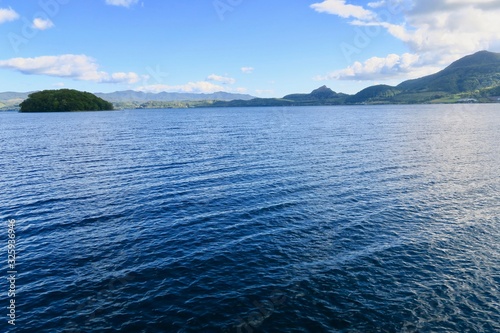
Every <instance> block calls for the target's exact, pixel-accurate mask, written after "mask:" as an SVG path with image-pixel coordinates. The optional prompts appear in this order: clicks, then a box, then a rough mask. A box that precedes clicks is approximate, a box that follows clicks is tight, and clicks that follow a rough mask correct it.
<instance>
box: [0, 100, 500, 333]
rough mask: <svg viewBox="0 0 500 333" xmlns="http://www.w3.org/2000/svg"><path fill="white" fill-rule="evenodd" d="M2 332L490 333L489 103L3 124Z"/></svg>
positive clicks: (499, 301)
mask: <svg viewBox="0 0 500 333" xmlns="http://www.w3.org/2000/svg"><path fill="white" fill-rule="evenodd" d="M0 142H1V155H0V170H1V173H0V183H1V185H2V187H1V194H0V221H2V228H1V229H0V230H3V231H2V232H3V236H1V237H0V239H3V241H2V244H1V245H2V250H3V251H4V255H3V256H2V257H3V258H4V259H3V262H2V266H1V267H2V276H4V277H8V274H7V271H9V267H8V266H7V239H8V230H7V223H8V220H10V219H15V220H16V225H15V235H16V240H17V243H16V244H17V246H16V251H17V258H16V267H15V268H16V270H17V276H16V282H15V284H16V296H15V304H16V309H15V311H16V321H15V323H16V326H15V329H14V328H13V327H12V325H10V324H8V320H9V318H8V317H7V316H6V315H7V314H8V311H9V309H7V307H8V306H9V298H8V297H7V291H8V289H9V284H8V281H7V279H6V278H4V279H3V280H4V282H3V283H2V284H1V285H2V298H1V302H2V303H3V304H0V306H1V307H2V308H3V309H4V310H3V312H4V313H3V314H2V318H3V319H2V321H3V322H1V323H0V327H2V328H0V330H1V331H9V332H14V331H15V332H118V331H121V332H186V333H187V332H209V333H212V332H223V333H226V332H235V333H236V332H248V333H252V332H499V331H500V291H499V287H498V286H499V285H500V167H499V166H500V105H499V104H496V105H433V106H430V105H429V106H361V107H360V106H356V107H309V108H247V109H230V108H229V109H192V110H125V111H116V112H83V113H42V114H20V113H12V112H3V113H0Z"/></svg>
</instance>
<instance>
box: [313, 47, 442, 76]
mask: <svg viewBox="0 0 500 333" xmlns="http://www.w3.org/2000/svg"><path fill="white" fill-rule="evenodd" d="M421 60H422V59H421V58H420V56H419V55H417V54H411V53H405V54H403V55H401V56H400V55H397V54H389V55H388V56H387V57H385V58H381V57H372V58H370V59H368V60H366V61H365V62H363V63H361V62H358V61H356V62H355V63H354V64H352V65H351V66H349V67H347V68H345V69H341V70H337V71H334V72H332V73H329V74H327V75H325V76H318V77H316V78H315V79H316V80H356V81H362V80H368V81H377V80H379V79H393V78H398V77H405V78H415V77H420V76H423V75H428V74H431V73H434V72H436V71H437V70H438V69H439V67H435V66H431V65H428V64H426V63H424V62H422V61H421Z"/></svg>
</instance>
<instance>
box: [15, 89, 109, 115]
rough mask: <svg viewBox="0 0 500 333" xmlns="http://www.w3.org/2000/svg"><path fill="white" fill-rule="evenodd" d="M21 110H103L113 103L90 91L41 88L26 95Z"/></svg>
mask: <svg viewBox="0 0 500 333" xmlns="http://www.w3.org/2000/svg"><path fill="white" fill-rule="evenodd" d="M19 106H20V107H21V110H20V111H21V112H63V111H105V110H113V104H111V103H110V102H108V101H105V100H103V99H102V98H99V97H97V96H95V95H93V94H91V93H88V92H81V91H78V90H72V89H60V90H43V91H39V92H36V93H33V94H30V95H29V96H28V99H26V100H25V101H24V102H22V103H21V104H20V105H19Z"/></svg>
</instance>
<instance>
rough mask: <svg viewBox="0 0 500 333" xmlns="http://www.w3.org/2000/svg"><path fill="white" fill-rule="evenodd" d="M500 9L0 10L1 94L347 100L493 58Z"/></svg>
mask: <svg viewBox="0 0 500 333" xmlns="http://www.w3.org/2000/svg"><path fill="white" fill-rule="evenodd" d="M499 18H500V0H474V1H472V0H418V1H417V0H369V1H360V0H359V1H358V0H23V1H19V0H16V1H14V0H12V1H9V0H0V91H17V92H28V91H35V90H43V89H59V88H70V89H78V90H85V91H90V92H94V93H97V92H114V91H120V90H129V89H131V90H137V91H144V92H154V93H157V92H162V91H168V92H191V93H212V92H217V91H226V92H231V93H245V94H250V95H253V96H259V97H282V96H284V95H286V94H290V93H301V92H302V93H308V92H310V91H312V90H313V89H316V88H318V87H320V86H322V85H326V86H328V87H330V88H331V89H332V90H334V91H336V92H344V93H350V94H352V93H356V92H358V91H360V90H361V89H363V88H365V87H368V86H370V85H374V84H390V85H396V84H398V83H399V82H402V81H404V80H407V79H411V78H417V77H421V76H424V75H427V74H432V73H434V72H436V71H438V70H441V69H443V68H444V67H446V66H447V65H449V64H450V63H451V62H453V61H454V60H457V59H459V58H461V57H463V56H465V55H468V54H472V53H474V52H477V51H481V50H489V51H492V52H500V19H499Z"/></svg>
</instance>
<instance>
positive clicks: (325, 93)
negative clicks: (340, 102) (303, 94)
mask: <svg viewBox="0 0 500 333" xmlns="http://www.w3.org/2000/svg"><path fill="white" fill-rule="evenodd" d="M311 95H312V96H314V97H317V98H332V97H336V96H337V93H336V92H335V91H333V90H332V89H330V88H328V87H327V86H321V87H319V88H318V89H315V90H313V91H312V92H311Z"/></svg>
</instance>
